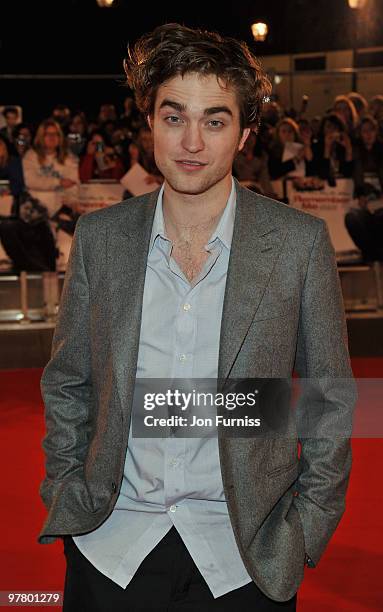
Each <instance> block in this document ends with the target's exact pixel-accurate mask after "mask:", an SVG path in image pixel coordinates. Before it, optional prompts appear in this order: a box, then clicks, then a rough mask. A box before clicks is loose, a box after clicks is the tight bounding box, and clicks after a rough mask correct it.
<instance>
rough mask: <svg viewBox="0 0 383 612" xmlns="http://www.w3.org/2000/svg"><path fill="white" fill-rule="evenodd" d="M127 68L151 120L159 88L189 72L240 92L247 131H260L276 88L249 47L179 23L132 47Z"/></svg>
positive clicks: (146, 36) (138, 99)
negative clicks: (264, 111)
mask: <svg viewBox="0 0 383 612" xmlns="http://www.w3.org/2000/svg"><path fill="white" fill-rule="evenodd" d="M124 69H125V73H126V76H127V84H128V85H129V87H130V88H131V89H133V90H134V92H135V96H136V103H137V106H138V108H139V110H140V111H141V112H142V113H143V114H144V115H145V116H147V115H149V116H151V115H153V112H154V104H155V99H156V94H157V90H158V88H159V86H160V85H162V84H163V83H165V82H166V81H168V80H169V79H172V78H173V77H176V76H179V75H180V76H183V75H184V74H186V73H192V72H193V73H198V74H201V75H211V74H213V75H216V77H217V79H219V80H221V81H223V82H224V83H225V85H226V86H228V85H230V86H233V87H234V89H235V91H236V94H237V100H238V105H239V113H240V123H241V129H242V130H243V129H244V128H246V127H250V126H251V127H253V129H254V128H255V129H257V128H258V126H259V123H260V116H261V109H262V104H263V102H265V101H267V100H268V98H269V96H270V93H271V83H270V81H269V79H268V77H267V75H266V73H265V72H264V71H263V69H262V67H261V64H260V62H259V60H258V59H257V58H256V57H255V56H254V55H253V54H252V53H251V51H250V49H249V48H248V47H247V45H246V43H244V42H240V41H238V40H235V39H234V38H228V37H223V36H221V35H220V34H217V33H215V32H208V31H205V30H199V29H192V28H188V27H186V26H182V25H180V24H178V23H167V24H165V25H162V26H158V27H157V28H155V29H154V30H153V32H150V33H149V34H144V35H143V36H142V37H141V38H140V39H139V40H138V41H137V42H136V43H135V45H134V46H133V47H132V48H131V47H130V46H128V57H127V59H125V60H124Z"/></svg>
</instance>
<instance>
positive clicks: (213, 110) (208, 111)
mask: <svg viewBox="0 0 383 612" xmlns="http://www.w3.org/2000/svg"><path fill="white" fill-rule="evenodd" d="M164 106H170V107H171V108H174V109H175V110H176V111H178V112H179V113H184V112H185V111H186V104H181V103H180V102H175V100H169V99H168V98H165V99H164V100H162V102H161V104H160V109H161V108H163V107H164ZM217 113H227V114H228V115H230V116H231V117H232V116H233V113H232V111H231V110H230V108H229V107H228V106H211V107H210V108H205V110H204V113H203V114H204V115H205V116H209V115H215V114H217Z"/></svg>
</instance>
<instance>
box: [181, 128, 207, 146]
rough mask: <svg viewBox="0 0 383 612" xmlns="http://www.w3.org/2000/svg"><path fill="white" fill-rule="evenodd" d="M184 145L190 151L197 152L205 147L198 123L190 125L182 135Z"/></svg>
mask: <svg viewBox="0 0 383 612" xmlns="http://www.w3.org/2000/svg"><path fill="white" fill-rule="evenodd" d="M182 146H183V147H184V149H186V150H187V151H190V153H197V152H198V151H201V150H202V149H203V148H204V147H205V143H204V141H203V138H202V134H201V129H200V127H199V126H198V125H194V126H193V125H188V126H187V127H186V128H185V131H184V133H183V137H182Z"/></svg>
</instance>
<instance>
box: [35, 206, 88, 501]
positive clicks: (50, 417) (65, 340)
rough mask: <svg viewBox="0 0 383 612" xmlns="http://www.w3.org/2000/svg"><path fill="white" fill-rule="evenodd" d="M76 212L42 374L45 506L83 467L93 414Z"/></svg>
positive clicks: (85, 286) (84, 277) (42, 490)
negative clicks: (47, 359) (55, 318)
mask: <svg viewBox="0 0 383 612" xmlns="http://www.w3.org/2000/svg"><path fill="white" fill-rule="evenodd" d="M85 217H86V215H84V216H83V217H80V218H79V220H78V222H77V225H76V230H75V233H74V237H73V243H72V249H71V253H70V257H69V262H68V266H67V271H66V273H65V280H64V286H63V291H62V295H61V300H60V309H59V315H58V320H57V325H56V328H55V332H54V336H53V342H52V352H51V358H50V361H49V362H48V364H47V365H46V367H45V369H44V371H43V374H42V378H41V384H40V386H41V393H42V396H43V400H44V404H45V426H46V433H45V437H44V438H43V441H42V446H43V449H44V452H45V468H46V474H45V478H44V480H43V481H42V483H41V485H40V495H41V497H42V499H43V502H44V504H45V505H46V506H47V508H48V509H49V507H50V505H51V502H52V498H53V496H54V493H55V490H56V489H57V487H58V486H59V485H60V483H61V482H62V481H63V479H64V478H66V477H67V476H68V475H70V474H72V473H73V472H74V471H76V470H80V469H82V467H83V464H84V459H85V457H86V453H87V449H88V437H89V430H90V424H91V419H92V414H91V406H92V382H91V364H90V349H89V344H90V340H89V285H88V279H87V274H86V270H85V263H84V254H83V239H82V233H83V225H84V222H85Z"/></svg>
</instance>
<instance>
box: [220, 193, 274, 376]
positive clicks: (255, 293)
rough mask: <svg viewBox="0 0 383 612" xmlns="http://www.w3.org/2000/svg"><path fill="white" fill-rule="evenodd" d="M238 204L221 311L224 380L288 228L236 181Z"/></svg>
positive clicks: (221, 363)
mask: <svg viewBox="0 0 383 612" xmlns="http://www.w3.org/2000/svg"><path fill="white" fill-rule="evenodd" d="M236 188H237V207H236V215H235V222H234V232H233V239H232V244H231V253H230V260H229V268H228V273H227V280H226V290H225V298H224V304H223V312H222V323H221V337H220V352H219V363H218V378H219V379H220V380H221V381H223V380H225V379H226V378H227V377H228V376H229V374H230V371H231V368H232V366H233V364H234V361H235V358H236V356H237V354H238V352H239V350H240V348H241V345H242V343H243V341H244V339H245V336H246V333H247V331H248V329H249V327H250V325H251V322H252V319H253V317H254V315H255V313H256V311H257V308H258V306H259V304H260V301H261V299H262V296H263V294H264V292H265V289H266V287H267V283H268V280H269V278H270V275H271V273H272V270H273V267H274V265H275V262H276V259H277V257H278V254H279V252H280V249H281V247H282V244H283V241H284V239H285V236H286V229H285V228H284V227H282V226H281V225H278V223H277V222H276V221H275V220H274V219H272V218H271V216H270V215H269V214H268V211H267V202H265V201H264V200H263V199H262V198H261V197H260V196H257V195H256V194H254V193H253V192H251V191H249V190H247V189H244V188H243V187H241V186H240V185H239V183H238V181H236Z"/></svg>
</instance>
